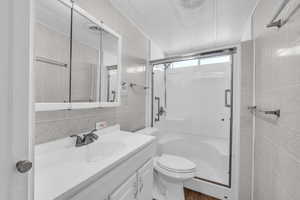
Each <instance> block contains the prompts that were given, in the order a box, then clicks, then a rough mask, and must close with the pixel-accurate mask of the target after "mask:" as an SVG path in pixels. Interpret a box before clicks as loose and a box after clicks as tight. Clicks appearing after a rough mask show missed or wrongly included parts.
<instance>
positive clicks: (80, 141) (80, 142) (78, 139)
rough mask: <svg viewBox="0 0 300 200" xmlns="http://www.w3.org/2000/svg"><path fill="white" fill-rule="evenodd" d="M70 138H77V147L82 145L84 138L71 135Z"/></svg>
mask: <svg viewBox="0 0 300 200" xmlns="http://www.w3.org/2000/svg"><path fill="white" fill-rule="evenodd" d="M70 137H76V146H80V145H82V141H83V140H82V138H81V137H80V136H79V135H71V136H70Z"/></svg>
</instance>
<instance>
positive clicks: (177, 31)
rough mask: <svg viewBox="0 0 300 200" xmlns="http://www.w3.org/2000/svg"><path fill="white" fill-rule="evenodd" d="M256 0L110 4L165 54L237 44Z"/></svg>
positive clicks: (115, 0)
mask: <svg viewBox="0 0 300 200" xmlns="http://www.w3.org/2000/svg"><path fill="white" fill-rule="evenodd" d="M256 1H257V0H111V2H112V4H113V5H114V6H115V7H116V8H118V9H119V10H120V11H121V12H122V13H123V14H124V15H125V16H127V17H128V18H130V19H131V20H132V21H133V22H134V23H135V24H136V25H137V26H139V27H140V29H142V31H143V32H144V33H146V34H147V35H148V36H149V37H150V38H151V39H152V40H153V41H154V42H155V43H156V44H157V45H158V46H160V47H161V48H162V50H163V51H165V52H166V53H167V54H179V53H187V52H192V51H195V50H199V49H204V48H211V47H216V46H220V45H227V44H232V43H236V42H238V41H240V39H241V37H242V34H243V33H244V29H245V26H246V23H247V22H248V20H249V17H250V15H251V13H252V10H253V9H254V6H255V4H256Z"/></svg>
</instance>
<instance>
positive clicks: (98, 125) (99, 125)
mask: <svg viewBox="0 0 300 200" xmlns="http://www.w3.org/2000/svg"><path fill="white" fill-rule="evenodd" d="M106 127H107V122H106V121H102V122H97V123H96V129H97V130H100V129H103V128H106Z"/></svg>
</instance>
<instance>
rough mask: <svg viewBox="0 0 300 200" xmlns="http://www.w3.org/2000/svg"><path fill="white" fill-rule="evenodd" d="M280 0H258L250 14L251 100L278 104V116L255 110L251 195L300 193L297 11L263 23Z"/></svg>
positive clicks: (259, 199)
mask: <svg viewBox="0 0 300 200" xmlns="http://www.w3.org/2000/svg"><path fill="white" fill-rule="evenodd" d="M281 2H282V1H280V0H261V1H260V3H259V4H258V6H257V8H256V11H255V13H254V16H253V33H254V35H253V36H254V38H253V39H254V41H255V71H256V79H255V82H256V88H255V90H256V95H255V101H256V104H257V105H258V106H259V107H261V108H264V109H280V110H281V116H280V118H279V119H276V118H275V119H274V118H272V117H269V116H264V115H261V114H257V116H256V120H255V124H256V126H255V154H254V195H253V200H269V199H270V200H271V199H272V200H282V199H289V200H299V199H300V190H299V185H300V173H299V172H300V123H299V119H300V112H299V111H300V107H299V105H300V100H299V99H300V92H299V91H300V67H299V63H300V56H299V45H300V44H299V38H300V34H299V33H300V12H296V13H295V15H294V16H293V17H292V18H291V19H290V20H289V22H288V23H287V24H286V25H285V26H283V27H282V28H280V29H277V28H269V29H268V28H266V24H268V23H269V22H270V20H271V19H272V17H273V16H274V14H275V12H276V10H277V9H278V6H279V5H280V3H281ZM288 12H289V11H288Z"/></svg>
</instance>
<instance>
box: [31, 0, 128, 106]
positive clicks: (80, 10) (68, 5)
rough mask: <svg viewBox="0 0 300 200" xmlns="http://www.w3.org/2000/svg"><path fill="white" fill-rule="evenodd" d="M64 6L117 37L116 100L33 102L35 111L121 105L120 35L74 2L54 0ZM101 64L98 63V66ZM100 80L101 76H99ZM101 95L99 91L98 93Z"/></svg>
mask: <svg viewBox="0 0 300 200" xmlns="http://www.w3.org/2000/svg"><path fill="white" fill-rule="evenodd" d="M55 1H58V2H60V3H62V4H64V5H65V6H67V7H69V8H71V9H73V12H74V11H76V12H78V13H79V14H81V15H82V16H84V17H86V18H87V19H88V20H90V21H92V22H93V23H95V24H97V25H98V26H99V27H101V28H102V29H103V30H105V31H106V32H108V33H110V34H112V35H113V36H115V37H116V38H118V72H117V73H118V83H117V84H118V88H117V96H116V100H117V101H116V102H103V101H101V100H99V101H97V102H76V103H73V102H67V103H35V111H55V110H72V109H88V108H101V107H117V106H120V105H121V74H122V36H121V35H120V34H118V33H117V32H115V31H114V30H113V29H111V28H110V27H109V26H107V25H106V24H104V22H102V21H99V20H98V19H97V18H95V17H93V16H92V15H91V14H89V13H88V12H87V11H85V10H84V9H82V8H81V7H79V6H78V5H77V4H76V3H72V2H71V1H68V0H55ZM101 67H102V65H100V68H101ZM100 80H101V77H100ZM99 95H101V92H100V94H99Z"/></svg>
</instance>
